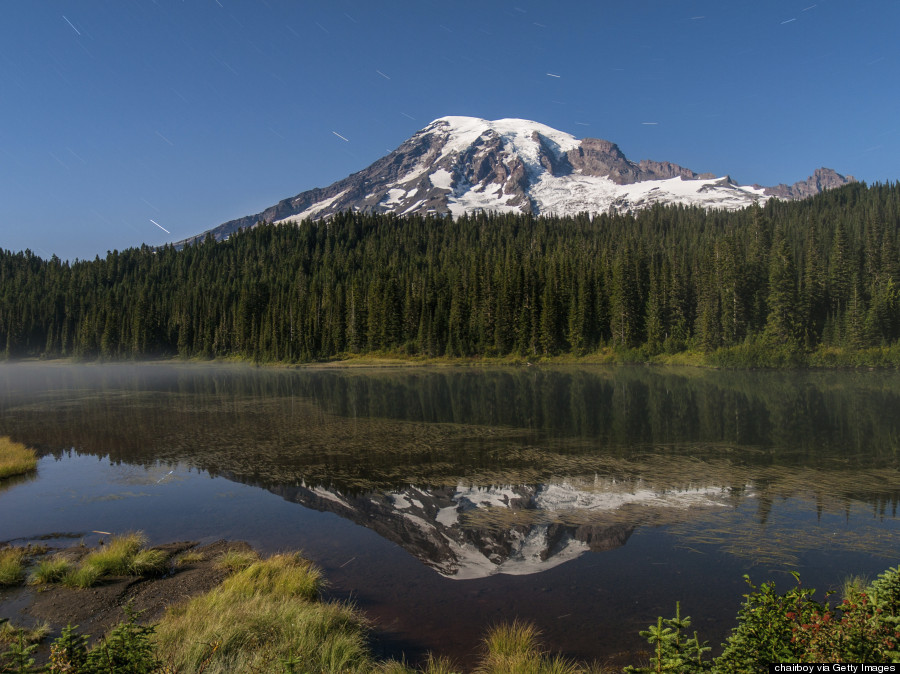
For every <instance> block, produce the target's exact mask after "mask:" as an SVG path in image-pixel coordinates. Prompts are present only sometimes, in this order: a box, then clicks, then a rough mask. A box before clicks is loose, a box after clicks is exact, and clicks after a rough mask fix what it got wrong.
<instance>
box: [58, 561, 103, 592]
mask: <svg viewBox="0 0 900 674" xmlns="http://www.w3.org/2000/svg"><path fill="white" fill-rule="evenodd" d="M102 577H103V573H102V572H101V571H100V569H98V568H97V567H96V566H79V567H78V568H77V569H72V570H71V571H69V573H67V574H66V575H65V576H63V577H62V579H61V580H60V582H61V583H62V584H63V585H65V586H66V587H72V588H77V589H81V590H83V589H85V588H88V587H93V586H94V585H96V584H97V583H99V582H100V579H101V578H102Z"/></svg>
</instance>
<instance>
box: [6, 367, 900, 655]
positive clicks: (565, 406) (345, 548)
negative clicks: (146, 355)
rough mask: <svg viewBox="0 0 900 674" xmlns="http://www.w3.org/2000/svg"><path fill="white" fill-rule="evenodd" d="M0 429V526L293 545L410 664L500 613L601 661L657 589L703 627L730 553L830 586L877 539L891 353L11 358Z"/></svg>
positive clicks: (727, 608)
mask: <svg viewBox="0 0 900 674" xmlns="http://www.w3.org/2000/svg"><path fill="white" fill-rule="evenodd" d="M0 435H9V436H11V437H12V438H13V439H14V440H17V441H20V442H24V443H26V444H28V445H30V446H32V447H34V448H36V449H37V451H38V452H39V455H40V456H41V457H42V458H41V460H40V462H39V465H38V471H37V473H36V475H35V476H32V477H28V478H25V479H21V480H16V481H13V482H9V483H5V484H3V485H2V486H0V514H2V516H0V541H12V542H14V543H15V544H24V543H25V542H28V541H32V540H35V539H36V538H37V537H40V536H45V535H48V534H54V535H57V537H58V538H57V539H56V540H55V544H67V542H68V543H69V544H70V543H71V542H72V541H77V540H81V539H83V540H85V541H86V542H87V543H89V544H90V543H95V542H96V541H97V539H98V538H99V537H100V536H101V535H100V534H97V533H93V532H96V531H112V532H124V531H129V530H141V531H144V532H145V533H146V534H147V536H148V537H149V538H150V540H151V542H154V543H163V542H169V541H175V540H186V539H189V540H196V541H201V542H211V541H214V540H218V539H220V538H228V539H235V540H238V539H239V540H245V541H247V542H249V543H250V544H251V545H253V546H254V547H256V548H257V549H258V550H260V551H261V552H264V553H270V552H275V551H280V550H287V549H292V550H293V549H299V550H301V551H302V552H303V553H304V554H305V555H306V556H307V557H309V558H310V559H312V560H313V561H315V562H316V563H317V564H318V565H319V566H320V567H322V568H323V570H324V571H325V576H326V578H327V579H328V582H329V588H328V593H327V594H328V596H330V597H333V598H336V599H341V600H345V599H349V600H352V601H353V602H354V603H355V604H356V605H357V606H359V607H360V608H361V609H363V610H364V611H365V612H366V613H367V614H368V615H369V616H370V617H371V618H372V619H373V620H374V622H375V626H376V630H377V633H378V639H377V643H376V649H377V650H378V651H379V652H380V653H383V654H387V655H392V656H395V657H396V656H397V655H398V654H399V653H400V652H403V653H405V654H406V656H407V658H409V659H412V660H415V659H416V658H420V657H421V656H422V654H424V653H425V652H427V651H434V652H436V653H439V654H446V655H450V656H452V657H454V658H455V659H456V660H457V661H459V662H461V663H470V662H472V660H473V658H474V657H475V654H476V652H477V649H478V647H479V644H478V642H479V639H480V638H481V637H482V636H483V634H484V631H485V629H486V628H487V627H488V626H490V625H493V624H496V623H497V622H500V621H505V620H512V619H514V618H522V619H524V620H528V621H531V622H534V623H536V624H537V625H538V627H539V628H540V629H541V631H542V633H543V635H544V639H545V641H546V643H547V645H548V646H550V647H552V648H553V649H554V650H555V651H558V652H562V653H564V654H566V655H569V656H572V657H577V658H581V659H595V658H596V659H600V660H606V659H611V660H613V661H616V662H622V661H625V660H628V659H629V658H630V657H632V656H631V655H629V654H630V653H633V652H636V651H640V650H642V649H644V647H645V644H644V640H643V639H642V638H640V637H639V636H638V631H639V630H641V629H645V628H646V626H647V625H648V624H649V623H651V622H655V619H656V616H657V615H660V614H662V615H665V616H670V615H672V614H674V609H675V602H676V601H680V602H681V607H682V613H686V614H688V615H690V616H692V617H693V618H694V622H693V626H692V629H697V630H698V631H699V632H700V636H701V638H702V639H707V640H709V641H710V643H711V644H712V645H718V644H719V643H720V642H721V641H722V640H723V639H724V638H725V636H726V635H727V634H728V632H729V631H730V629H731V627H732V626H733V623H732V620H733V618H734V615H735V612H736V610H737V608H738V606H739V605H740V603H741V601H742V594H743V593H744V592H746V589H747V586H746V584H745V582H744V581H743V580H742V575H743V574H745V573H746V574H749V575H750V577H751V579H752V580H753V581H754V582H755V583H757V584H759V583H760V582H762V581H765V580H775V581H777V582H778V583H779V584H780V585H781V586H783V587H784V588H785V589H786V588H787V587H788V586H789V584H790V583H791V582H793V579H792V578H791V577H790V575H789V571H793V570H796V571H799V572H800V573H801V575H802V577H803V581H804V584H805V585H811V586H813V587H816V588H819V589H820V590H826V589H836V588H839V587H840V585H841V583H842V581H843V580H844V579H845V578H846V577H847V576H849V575H868V576H869V577H870V578H874V576H875V575H877V574H878V573H879V572H880V571H882V570H884V569H886V568H887V567H889V566H894V565H896V564H897V563H898V559H897V557H898V554H897V553H898V550H900V526H898V517H897V503H898V496H900V472H898V467H900V459H898V448H900V374H897V373H894V372H880V371H875V372H842V371H829V372H726V371H712V370H701V369H689V368H685V369H675V368H672V369H667V368H658V367H654V368H649V367H641V366H633V367H630V366H629V367H599V366H598V367H588V366H577V367H576V366H571V367H544V366H541V367H507V368H496V369H495V368H474V367H428V368H409V369H401V368H397V369H390V368H380V369H377V368H376V369H336V368H298V369H274V368H273V369H269V368H253V367H250V366H236V365H234V366H232V365H218V364H217V365H213V364H210V365H205V364H204V365H194V364H185V365H179V364H170V363H150V364H144V365H126V364H113V365H100V364H86V365H68V364H57V363H52V362H50V363H19V364H5V365H0Z"/></svg>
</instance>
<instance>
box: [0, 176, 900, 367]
mask: <svg viewBox="0 0 900 674" xmlns="http://www.w3.org/2000/svg"><path fill="white" fill-rule="evenodd" d="M898 237H900V183H887V184H875V185H872V186H868V185H866V184H864V183H856V184H851V185H847V186H844V187H842V188H839V189H835V190H831V191H828V192H824V193H822V194H820V195H818V196H815V197H813V198H810V199H807V200H804V201H798V202H784V201H778V200H775V199H772V200H769V201H768V202H767V203H766V204H765V206H754V207H751V208H748V209H744V210H742V211H737V212H725V211H706V210H702V209H699V208H688V207H682V206H668V207H661V206H657V207H653V208H650V209H648V210H643V211H640V212H637V213H633V214H632V213H628V214H624V215H617V214H603V215H597V216H594V217H589V216H587V215H584V216H577V217H566V218H556V217H539V218H538V217H532V216H528V215H518V214H488V213H484V214H475V215H469V216H465V217H460V218H455V219H453V218H450V217H440V216H428V217H422V216H408V217H401V216H396V215H393V214H363V213H344V214H338V215H336V216H334V217H332V218H331V219H329V220H327V221H319V222H311V221H304V222H301V223H298V224H296V225H280V226H276V225H272V224H269V223H264V222H261V223H259V224H257V225H256V226H255V227H253V228H250V229H246V230H243V231H240V232H238V233H235V234H233V235H232V236H231V237H230V238H229V239H228V240H227V241H220V242H217V241H214V240H213V239H212V238H209V237H208V238H207V239H206V240H205V241H203V242H201V243H198V244H195V245H191V246H187V247H185V248H183V249H176V248H175V247H173V246H166V247H163V248H151V247H148V246H142V247H141V248H133V249H129V250H124V251H121V252H120V251H112V252H109V253H108V254H107V255H106V257H105V258H100V257H97V258H95V259H94V260H76V261H74V262H67V261H61V260H60V259H58V258H57V257H55V256H54V257H53V258H51V259H49V260H44V259H41V258H40V257H38V256H36V255H34V254H33V253H32V252H30V251H24V252H10V251H0V354H4V355H5V356H6V357H7V358H22V357H74V358H80V359H95V358H103V359H138V358H149V357H166V356H181V357H191V358H242V359H250V360H254V361H258V362H291V363H294V362H309V361H316V360H327V359H334V358H340V357H345V356H347V355H350V354H357V353H361V354H375V353H390V354H403V355H407V356H429V357H507V356H519V357H525V358H540V357H544V356H557V355H566V354H573V355H578V356H582V355H589V354H592V353H598V352H612V353H618V354H625V356H627V357H628V358H631V359H648V358H652V357H654V356H656V355H659V354H678V353H682V352H693V353H698V354H703V355H704V357H709V359H710V360H709V362H712V363H714V364H716V363H717V364H724V365H728V364H735V363H736V364H739V365H740V364H748V365H754V364H782V365H783V364H786V363H787V364H796V363H809V362H811V361H810V355H811V354H818V357H819V358H820V360H819V361H815V362H820V361H821V362H825V361H827V358H826V357H825V356H827V354H834V353H841V354H847V353H865V352H867V350H868V352H870V353H871V352H873V351H877V352H879V353H882V354H888V356H887V358H888V360H889V361H890V362H891V363H892V364H900V341H898V340H900V240H898ZM823 354H825V356H823ZM823 358H824V360H822V359H823Z"/></svg>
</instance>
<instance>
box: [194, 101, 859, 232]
mask: <svg viewBox="0 0 900 674" xmlns="http://www.w3.org/2000/svg"><path fill="white" fill-rule="evenodd" d="M853 180H854V179H853V177H852V176H849V177H845V176H842V175H840V174H839V173H836V172H835V171H833V170H831V169H824V168H823V169H817V170H816V172H815V173H814V174H813V175H812V176H810V177H809V178H808V179H807V180H805V181H801V182H798V183H795V184H794V185H791V186H788V185H777V186H775V187H762V186H760V185H749V186H742V185H739V184H737V183H736V182H734V181H733V180H731V179H730V178H729V177H728V176H724V177H722V176H718V177H717V176H715V175H713V174H711V173H695V172H694V171H692V170H691V169H687V168H684V167H682V166H679V165H678V164H674V163H672V162H667V161H663V162H659V161H653V160H649V159H643V160H641V161H639V162H634V161H631V160H630V159H628V158H627V157H626V156H625V154H624V152H622V150H621V149H620V148H619V146H618V145H616V144H615V143H613V142H612V141H609V140H602V139H599V138H584V139H582V140H578V139H577V138H576V137H575V136H573V135H571V134H569V133H565V132H563V131H558V130H557V129H554V128H552V127H549V126H547V125H545V124H541V123H539V122H533V121H530V120H527V119H515V118H508V119H497V120H487V119H481V118H478V117H464V116H447V117H440V118H438V119H435V120H434V121H433V122H431V123H430V124H429V125H428V126H426V127H425V128H423V129H421V130H419V131H418V132H416V133H415V134H413V136H412V137H410V138H409V139H408V140H406V141H405V142H404V143H402V144H401V145H400V146H399V147H398V148H397V149H396V150H394V151H393V152H391V153H389V154H388V155H386V156H384V157H382V158H381V159H379V160H378V161H376V162H375V163H374V164H372V165H371V166H369V167H368V168H366V169H363V170H362V171H359V172H358V173H354V174H353V175H351V176H348V177H347V178H344V179H343V180H340V181H338V182H336V183H334V184H332V185H330V186H328V187H325V188H316V189H312V190H308V191H306V192H301V193H300V194H298V195H297V196H295V197H292V198H290V199H284V200H282V201H280V202H279V203H277V204H275V205H274V206H272V207H270V208H267V209H266V210H265V211H263V212H262V213H256V214H254V215H250V216H247V217H244V218H239V219H237V220H232V221H231V222H226V223H225V224H223V225H220V226H219V227H217V228H215V229H213V230H211V232H212V234H213V235H214V236H215V237H216V238H220V239H221V238H225V237H227V236H228V234H230V233H231V232H233V231H236V230H237V229H241V228H243V227H252V226H253V225H255V224H256V223H257V222H258V221H260V220H265V221H267V222H287V221H300V220H304V219H321V218H327V217H329V216H331V215H332V214H334V213H337V212H340V211H362V212H374V213H385V212H392V213H397V214H401V215H406V214H412V213H420V214H436V215H447V214H450V215H453V216H462V215H465V214H468V213H473V212H479V211H494V212H501V213H502V212H511V213H531V214H534V215H560V216H569V215H575V214H578V213H589V214H596V213H607V212H610V211H613V212H626V211H634V210H639V209H642V208H648V207H650V206H653V205H655V204H684V205H689V206H701V207H704V208H718V209H728V210H733V209H738V208H743V207H745V206H748V205H750V204H753V203H760V202H764V201H766V200H767V199H769V198H772V197H775V198H779V199H799V198H804V197H807V196H810V195H812V194H818V193H819V192H821V191H823V190H825V189H831V188H833V187H838V186H840V185H843V184H846V183H848V182H853ZM204 235H205V234H204ZM204 235H201V236H204ZM196 238H200V237H195V239H193V240H196ZM189 241H190V240H189ZM189 241H186V242H183V243H188V242H189Z"/></svg>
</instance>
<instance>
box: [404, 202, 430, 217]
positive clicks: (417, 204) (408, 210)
mask: <svg viewBox="0 0 900 674" xmlns="http://www.w3.org/2000/svg"><path fill="white" fill-rule="evenodd" d="M424 203H425V200H424V199H420V200H419V201H417V202H416V203H414V204H413V205H412V206H410V207H409V208H407V209H406V210H405V211H403V215H407V214H409V213H413V212H415V210H416V209H417V208H418V207H419V206H421V205H422V204H424Z"/></svg>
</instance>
